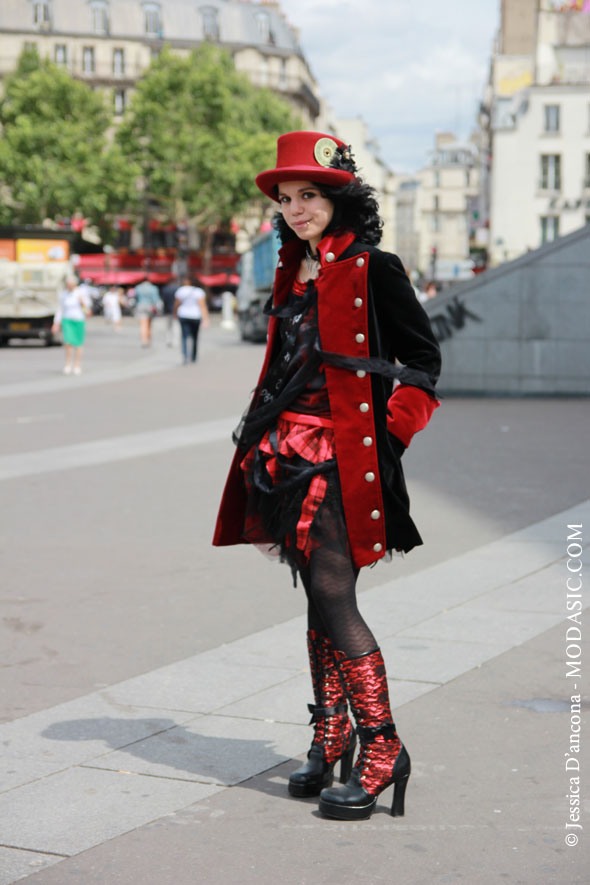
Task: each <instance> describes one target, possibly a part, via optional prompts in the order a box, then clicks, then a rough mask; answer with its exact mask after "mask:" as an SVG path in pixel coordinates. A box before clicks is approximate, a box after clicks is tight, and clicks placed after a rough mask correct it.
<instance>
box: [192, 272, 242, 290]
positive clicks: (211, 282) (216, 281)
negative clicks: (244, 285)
mask: <svg viewBox="0 0 590 885" xmlns="http://www.w3.org/2000/svg"><path fill="white" fill-rule="evenodd" d="M197 277H198V279H199V282H200V283H202V285H203V286H212V287H213V286H237V285H238V284H239V282H240V278H239V276H238V275H237V274H235V273H212V274H200V273H197Z"/></svg>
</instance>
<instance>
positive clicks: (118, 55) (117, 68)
mask: <svg viewBox="0 0 590 885" xmlns="http://www.w3.org/2000/svg"><path fill="white" fill-rule="evenodd" d="M124 73H125V50H124V49H113V74H115V75H116V76H119V77H120V76H121V74H124Z"/></svg>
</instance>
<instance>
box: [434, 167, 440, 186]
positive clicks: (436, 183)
mask: <svg viewBox="0 0 590 885" xmlns="http://www.w3.org/2000/svg"><path fill="white" fill-rule="evenodd" d="M434 186H435V187H440V172H439V171H438V169H435V170H434Z"/></svg>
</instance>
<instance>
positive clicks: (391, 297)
mask: <svg viewBox="0 0 590 885" xmlns="http://www.w3.org/2000/svg"><path fill="white" fill-rule="evenodd" d="M304 248H305V244H304V243H302V242H301V241H300V240H293V241H290V242H288V243H287V244H286V245H285V246H283V248H282V249H281V252H280V262H279V265H278V267H277V272H276V276H275V286H274V292H273V302H274V305H275V306H277V305H280V304H284V303H285V301H286V299H287V296H288V294H289V292H290V291H291V288H292V286H293V282H294V280H295V277H296V275H297V272H298V270H299V266H300V263H301V258H302V255H303V250H304ZM318 252H319V254H320V256H321V267H320V273H319V276H318V278H317V280H316V281H315V283H316V287H317V293H318V298H317V304H318V327H319V337H320V341H321V348H322V352H323V353H326V354H338V355H340V356H344V357H348V358H352V359H359V358H361V362H360V363H358V365H362V358H373V362H374V364H375V365H376V366H377V367H379V366H381V365H383V366H385V365H386V364H387V365H388V366H391V365H392V364H393V363H394V362H395V361H398V363H401V364H403V366H404V367H406V368H404V369H402V370H401V373H400V379H399V380H400V381H401V383H400V384H399V385H398V386H397V387H396V388H395V391H394V392H393V393H392V387H393V382H392V374H391V372H389V373H388V372H387V371H380V370H379V368H377V370H375V369H372V370H370V371H366V370H364V369H362V368H361V369H356V370H351V369H350V368H342V367H338V366H337V365H334V363H330V362H326V363H325V375H326V386H327V389H328V396H329V400H330V411H331V415H332V421H333V425H334V439H335V448H336V457H337V462H338V473H339V480H340V486H341V489H342V503H343V507H344V515H345V519H346V527H347V531H348V539H349V543H350V548H351V551H352V556H353V560H354V563H355V565H356V566H357V567H358V568H360V567H361V566H364V565H369V564H371V563H373V562H375V561H376V560H378V559H380V558H381V557H382V556H383V555H384V554H385V552H386V551H387V550H389V549H398V550H404V551H408V550H411V549H412V547H415V546H416V545H418V544H421V543H422V539H421V538H420V535H419V533H418V530H417V529H416V526H415V525H414V522H413V521H412V518H411V517H410V513H409V498H408V493H407V490H406V484H405V480H404V475H403V470H402V466H401V460H400V458H401V453H402V452H403V449H404V448H405V447H407V446H408V445H409V443H410V440H411V439H412V436H413V435H414V433H416V432H417V431H419V430H422V429H423V428H424V427H425V426H426V425H427V423H428V421H429V420H430V417H431V415H432V413H433V411H434V410H435V408H436V407H437V406H438V405H439V403H438V400H437V399H436V397H435V394H434V385H435V383H436V380H437V378H438V375H439V372H440V350H439V347H438V344H437V341H436V339H435V337H434V334H433V332H432V329H431V327H430V322H429V320H428V317H427V315H426V313H425V312H424V310H423V308H422V307H421V305H420V304H419V302H418V301H417V299H416V296H415V293H414V290H413V288H412V286H411V284H410V281H409V280H408V277H407V275H406V273H405V271H404V269H403V266H402V263H401V261H400V260H399V258H398V257H397V256H396V255H392V254H389V253H387V252H382V251H381V250H379V249H377V248H376V247H374V246H368V245H366V244H364V243H361V242H359V241H357V240H355V238H354V235H353V234H351V233H348V234H344V235H341V236H327V237H324V239H323V240H322V241H321V242H320V244H319V246H318ZM278 323H279V320H278V318H277V317H274V316H271V319H270V322H269V328H268V343H267V348H266V355H265V359H264V363H263V366H262V370H261V373H260V379H259V384H260V382H261V381H262V379H263V378H264V377H265V375H266V372H267V369H268V367H269V365H270V363H271V360H272V356H273V353H274V352H275V346H276V344H277V339H278ZM375 358H376V359H377V360H380V361H381V363H377V362H376V360H375ZM398 371H399V370H398ZM394 372H395V370H394ZM400 442H401V445H400ZM242 456H243V455H242V454H241V453H240V452H239V451H237V452H236V454H235V456H234V459H233V462H232V465H231V468H230V473H229V476H228V479H227V482H226V486H225V490H224V492H223V497H222V501H221V506H220V509H219V515H218V518H217V525H216V528H215V535H214V538H213V544H214V545H216V546H224V545H229V544H240V543H245V539H244V538H243V535H242V532H243V528H244V514H245V506H246V490H245V487H244V483H243V479H242V474H241V470H240V466H239V465H240V460H241V457H242Z"/></svg>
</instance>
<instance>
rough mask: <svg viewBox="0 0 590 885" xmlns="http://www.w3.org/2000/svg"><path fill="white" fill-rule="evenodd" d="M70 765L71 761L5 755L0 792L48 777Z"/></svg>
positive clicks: (1, 763)
mask: <svg viewBox="0 0 590 885" xmlns="http://www.w3.org/2000/svg"><path fill="white" fill-rule="evenodd" d="M69 767H70V763H69V762H43V761H41V760H40V759H36V758H35V757H31V756H25V757H24V758H22V757H16V756H10V757H8V756H3V758H2V761H1V762H0V793H4V792H6V790H13V789H14V788H15V787H21V786H22V785H23V784H30V783H32V781H36V780H39V779H40V778H43V777H47V776H48V775H49V774H55V773H56V772H58V771H63V770H64V769H67V768H69Z"/></svg>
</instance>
